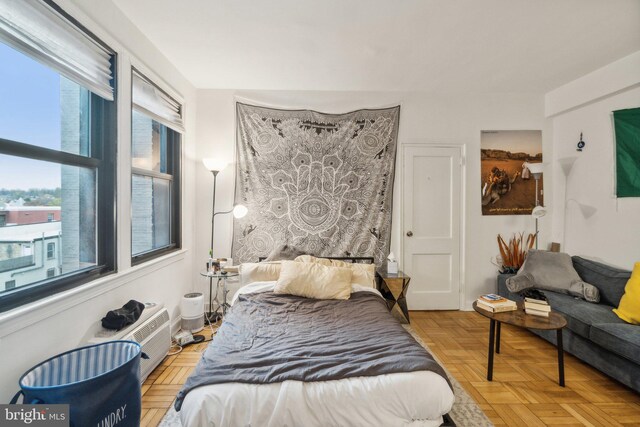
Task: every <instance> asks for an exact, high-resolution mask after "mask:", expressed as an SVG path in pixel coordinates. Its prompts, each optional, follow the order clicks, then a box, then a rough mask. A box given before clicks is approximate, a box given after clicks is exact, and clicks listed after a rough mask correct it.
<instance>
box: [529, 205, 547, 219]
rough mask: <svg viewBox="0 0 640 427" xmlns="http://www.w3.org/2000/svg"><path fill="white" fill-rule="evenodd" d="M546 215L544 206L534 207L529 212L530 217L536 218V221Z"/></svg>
mask: <svg viewBox="0 0 640 427" xmlns="http://www.w3.org/2000/svg"><path fill="white" fill-rule="evenodd" d="M546 214H547V208H545V207H544V206H536V207H535V208H533V210H532V211H531V216H532V217H534V218H536V219H538V218H542V217H543V216H545V215H546Z"/></svg>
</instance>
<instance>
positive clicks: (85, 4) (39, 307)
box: [0, 0, 196, 402]
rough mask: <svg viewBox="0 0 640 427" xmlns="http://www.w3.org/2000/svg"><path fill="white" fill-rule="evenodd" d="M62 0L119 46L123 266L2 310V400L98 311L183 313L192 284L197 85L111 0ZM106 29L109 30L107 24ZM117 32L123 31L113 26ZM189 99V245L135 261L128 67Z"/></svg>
mask: <svg viewBox="0 0 640 427" xmlns="http://www.w3.org/2000/svg"><path fill="white" fill-rule="evenodd" d="M57 3H58V4H59V5H60V6H61V7H62V8H63V9H64V10H66V11H67V12H68V13H70V14H71V15H72V16H74V17H75V18H76V19H78V20H79V21H80V22H81V23H82V24H83V25H85V26H86V27H87V28H89V30H91V31H92V32H94V33H95V34H96V35H97V36H98V37H100V38H101V39H102V40H103V41H105V42H106V43H107V44H109V45H110V46H111V47H112V48H113V49H114V50H116V51H117V53H118V74H119V86H118V97H119V105H118V114H119V117H118V162H119V164H118V202H119V203H118V211H117V216H118V273H117V274H115V275H112V276H109V277H108V278H104V279H100V280H98V281H94V282H92V283H90V284H88V285H85V286H81V287H79V288H75V289H73V290H71V291H68V292H64V293H61V294H57V295H55V296H54V297H52V298H48V299H45V300H40V301H38V302H36V303H33V304H29V305H26V306H22V307H20V308H18V309H16V310H13V311H9V312H5V313H2V314H0V401H2V402H7V401H8V400H9V399H10V397H11V396H12V395H13V393H14V392H15V391H17V390H18V379H19V376H20V375H21V374H22V373H23V372H25V371H26V370H27V369H29V368H30V367H31V366H33V365H35V364H36V363H39V362H41V361H43V360H44V359H46V358H48V357H50V356H52V355H55V354H57V353H60V352H63V351H66V350H69V349H71V348H74V347H76V346H78V345H81V344H83V343H84V342H86V341H85V340H86V339H87V338H88V337H90V336H92V335H93V332H94V331H95V330H96V329H97V328H98V327H99V324H100V319H101V317H102V316H104V314H105V313H106V312H107V311H108V310H110V309H112V308H117V307H120V306H122V305H123V304H124V303H126V302H127V301H128V300H129V299H136V300H139V301H157V302H163V303H165V305H166V306H167V307H168V309H169V313H170V315H171V317H172V320H173V319H176V318H177V315H178V305H179V303H180V298H181V296H182V295H183V294H184V293H185V292H186V291H188V290H190V289H191V280H190V278H191V271H192V259H191V254H192V250H191V247H192V244H193V224H194V218H195V215H194V209H193V206H194V196H195V191H194V189H195V184H194V174H193V171H194V168H193V162H194V151H195V139H194V137H193V136H194V134H195V115H196V105H195V104H196V103H195V102H194V101H195V91H194V88H193V87H192V86H191V85H190V84H189V83H188V82H187V81H186V80H185V79H184V78H183V77H182V76H181V75H180V73H179V72H178V71H177V70H176V69H175V67H173V65H172V64H170V63H169V62H168V61H167V60H166V58H164V57H163V56H162V55H161V54H160V53H159V52H158V50H157V49H156V48H155V47H154V46H153V45H152V44H151V43H150V42H149V41H148V40H147V39H146V38H144V36H143V35H142V34H141V33H140V32H139V31H138V29H137V28H136V27H135V26H134V25H132V24H131V23H130V22H129V21H128V20H127V19H126V17H125V16H124V15H123V14H122V13H121V12H120V10H119V9H117V8H116V7H115V6H113V4H112V3H111V2H104V1H101V0H82V1H81V2H80V1H78V2H77V3H76V2H75V1H73V0H61V1H57ZM105 29H107V30H105ZM112 32H113V33H115V32H117V38H114V37H113V36H112V34H113V33H112ZM131 64H134V65H136V66H137V67H138V68H139V69H141V71H143V72H144V73H146V74H147V75H148V76H149V77H151V78H153V79H155V81H156V83H158V84H160V85H161V86H163V88H164V89H166V90H168V91H169V92H170V93H172V94H173V95H174V96H176V97H180V98H182V99H183V100H184V105H185V114H186V117H185V120H186V129H187V133H186V136H185V138H184V140H183V141H184V154H183V158H184V163H183V164H184V172H183V180H184V186H183V188H184V193H183V201H182V202H183V232H182V238H183V250H182V251H180V252H178V253H174V254H172V255H169V256H167V257H165V258H163V259H158V260H154V261H151V262H149V263H146V264H143V265H140V266H137V267H134V268H132V267H131V263H130V256H131V254H130V246H131V240H130V227H131V223H130V212H129V210H130V204H129V194H130V188H131V179H130V156H129V154H130V144H131V112H130V111H131V110H130V107H129V105H130V99H131V98H130V86H129V85H130V67H131Z"/></svg>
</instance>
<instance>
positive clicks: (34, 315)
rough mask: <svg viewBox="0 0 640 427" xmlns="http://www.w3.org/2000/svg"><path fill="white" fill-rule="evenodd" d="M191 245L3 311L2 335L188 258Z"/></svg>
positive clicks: (0, 336)
mask: <svg viewBox="0 0 640 427" xmlns="http://www.w3.org/2000/svg"><path fill="white" fill-rule="evenodd" d="M186 253H187V249H180V250H177V251H175V252H171V253H170V254H167V255H165V256H162V257H158V258H154V259H153V260H150V261H148V262H145V263H144V264H140V265H137V266H135V267H132V268H130V269H128V270H127V271H124V272H122V273H116V274H112V275H109V276H107V277H104V278H100V279H97V280H94V281H92V282H90V283H87V284H86V285H82V286H78V287H76V288H73V289H69V290H68V291H64V292H60V293H57V294H55V295H52V296H50V297H48V298H43V299H41V300H38V301H35V302H33V303H30V304H25V305H22V306H20V307H17V308H14V309H13V310H10V311H6V312H4V313H1V314H0V338H2V337H5V336H7V335H10V334H12V333H14V332H17V331H19V330H21V329H24V328H26V327H27V326H30V325H33V324H35V323H38V322H40V321H42V320H45V319H47V318H49V317H52V316H55V315H56V314H58V313H61V312H63V311H65V310H68V309H70V308H71V307H74V306H76V305H78V304H81V303H83V302H85V301H88V300H90V299H93V298H96V297H98V296H100V295H102V294H104V293H107V292H110V291H112V290H114V289H116V288H119V287H120V286H124V285H126V284H127V283H130V282H132V281H134V280H137V279H140V278H142V277H144V276H146V275H147V274H149V273H151V272H153V271H156V270H159V269H161V268H165V267H166V266H168V265H170V264H173V263H175V262H178V261H182V260H183V259H184V258H185V255H186Z"/></svg>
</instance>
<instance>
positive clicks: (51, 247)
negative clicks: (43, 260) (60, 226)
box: [47, 243, 56, 259]
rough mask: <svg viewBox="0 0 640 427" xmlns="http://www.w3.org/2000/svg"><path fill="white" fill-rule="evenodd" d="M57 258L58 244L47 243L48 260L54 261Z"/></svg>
mask: <svg viewBox="0 0 640 427" xmlns="http://www.w3.org/2000/svg"><path fill="white" fill-rule="evenodd" d="M55 257H56V244H55V243H47V259H54V258H55Z"/></svg>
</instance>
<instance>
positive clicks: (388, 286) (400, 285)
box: [377, 269, 411, 323]
mask: <svg viewBox="0 0 640 427" xmlns="http://www.w3.org/2000/svg"><path fill="white" fill-rule="evenodd" d="M377 273H378V275H377V276H378V277H377V279H378V280H377V287H378V290H379V291H380V293H381V294H382V296H383V297H384V299H386V300H387V307H388V308H389V311H390V312H391V314H393V316H394V317H396V318H397V319H398V320H400V321H401V322H402V323H410V322H409V310H408V309H407V290H408V289H409V282H410V281H411V277H409V276H407V275H406V274H404V273H403V272H402V271H398V273H397V274H391V273H387V271H386V269H381V270H378V272H377Z"/></svg>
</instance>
